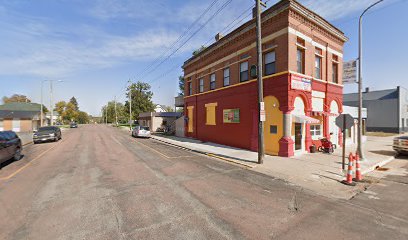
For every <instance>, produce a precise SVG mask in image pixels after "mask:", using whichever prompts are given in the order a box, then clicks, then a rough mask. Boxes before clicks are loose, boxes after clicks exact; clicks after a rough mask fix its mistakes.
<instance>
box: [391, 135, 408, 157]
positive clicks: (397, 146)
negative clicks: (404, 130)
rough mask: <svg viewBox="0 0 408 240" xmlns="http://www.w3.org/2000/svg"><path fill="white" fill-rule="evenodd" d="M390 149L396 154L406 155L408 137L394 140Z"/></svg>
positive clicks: (407, 152)
mask: <svg viewBox="0 0 408 240" xmlns="http://www.w3.org/2000/svg"><path fill="white" fill-rule="evenodd" d="M392 148H393V149H394V150H395V151H396V152H397V153H398V154H408V136H402V137H396V138H394V144H393V145H392Z"/></svg>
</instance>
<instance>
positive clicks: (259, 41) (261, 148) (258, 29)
mask: <svg viewBox="0 0 408 240" xmlns="http://www.w3.org/2000/svg"><path fill="white" fill-rule="evenodd" d="M255 1H256V6H255V10H256V49H257V78H258V103H259V116H258V164H262V163H263V159H264V156H265V153H264V151H265V149H264V147H265V146H264V122H263V121H264V119H261V118H262V117H264V116H265V112H264V100H263V81H262V76H263V74H262V66H263V65H262V31H261V25H262V21H261V12H262V11H261V4H262V6H264V7H265V6H266V5H265V4H264V3H263V2H261V1H260V0H255Z"/></svg>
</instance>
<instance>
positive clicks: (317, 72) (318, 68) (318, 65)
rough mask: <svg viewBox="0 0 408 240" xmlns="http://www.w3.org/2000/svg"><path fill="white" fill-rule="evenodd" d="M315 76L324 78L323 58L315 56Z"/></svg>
mask: <svg viewBox="0 0 408 240" xmlns="http://www.w3.org/2000/svg"><path fill="white" fill-rule="evenodd" d="M315 78H318V79H322V58H321V57H319V56H317V55H316V56H315Z"/></svg>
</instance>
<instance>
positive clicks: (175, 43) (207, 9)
mask: <svg viewBox="0 0 408 240" xmlns="http://www.w3.org/2000/svg"><path fill="white" fill-rule="evenodd" d="M218 1H219V0H214V1H213V2H212V3H211V4H210V5H209V6H208V7H207V8H206V9H205V10H204V11H203V13H202V14H201V15H200V16H199V17H198V18H197V19H196V20H195V21H194V22H193V23H192V24H191V25H190V26H189V27H188V28H187V29H186V30H185V31H184V32H183V33H182V34H181V35H180V36H179V37H178V38H177V40H176V41H174V42H173V43H172V44H171V45H170V47H168V48H167V50H166V51H164V52H163V53H162V54H161V55H160V56H158V57H157V58H156V59H155V60H153V62H152V64H149V65H148V66H147V67H146V68H144V69H143V70H142V71H141V73H140V75H142V74H144V73H145V72H146V71H148V70H150V69H151V68H152V66H155V65H156V62H158V61H159V60H160V59H161V58H162V57H164V56H165V55H166V54H167V53H169V51H170V50H171V49H172V48H174V47H175V46H176V45H177V43H178V42H180V40H182V39H183V38H184V37H185V36H186V35H187V34H188V33H189V32H190V30H191V29H192V28H193V27H194V26H195V25H196V24H197V23H198V22H199V21H200V20H201V19H202V18H203V17H204V15H205V14H207V13H208V11H210V10H211V8H212V7H213V6H214V5H215V4H216V3H217V2H218ZM159 65H160V64H159ZM127 83H128V82H126V84H125V86H124V87H123V88H121V89H120V90H119V91H118V93H119V92H121V91H122V90H123V89H126V87H127Z"/></svg>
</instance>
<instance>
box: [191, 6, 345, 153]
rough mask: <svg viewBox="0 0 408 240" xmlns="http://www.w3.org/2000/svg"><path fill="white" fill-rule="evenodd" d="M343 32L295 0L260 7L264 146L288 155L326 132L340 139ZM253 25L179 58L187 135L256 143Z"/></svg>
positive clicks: (305, 148) (336, 140)
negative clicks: (181, 68)
mask: <svg viewBox="0 0 408 240" xmlns="http://www.w3.org/2000/svg"><path fill="white" fill-rule="evenodd" d="M345 41H347V38H346V37H345V35H344V33H343V32H341V31H340V30H339V29H337V28H336V27H334V26H333V25H331V24H330V23H329V22H327V21H326V20H324V19H323V18H322V17H320V16H319V15H317V14H316V13H314V12H312V11H310V10H309V9H307V8H305V7H304V6H302V5H301V4H299V3H298V2H297V1H294V0H282V1H280V2H278V3H277V4H275V5H274V6H272V7H270V8H269V9H267V10H265V11H264V12H263V13H262V50H263V66H262V67H263V72H264V76H263V80H264V102H265V111H266V122H265V132H264V135H265V151H266V153H267V154H271V155H279V156H293V155H294V154H298V153H302V152H306V151H309V147H310V146H311V145H312V144H313V142H315V143H318V142H319V141H318V139H319V138H321V137H328V138H330V139H331V140H332V141H333V142H334V143H336V144H339V143H341V133H340V130H339V129H338V128H337V127H336V126H335V123H334V121H335V120H334V119H335V116H337V115H338V114H339V113H341V112H342V94H343V86H342V82H341V79H342V60H343V45H344V43H345ZM256 54H257V53H256V26H255V19H252V20H250V21H248V22H246V23H245V24H243V25H242V26H240V27H238V28H237V29H235V30H234V31H232V32H231V33H229V34H228V35H226V36H225V37H222V38H221V39H218V40H217V41H216V42H215V43H213V44H212V45H210V46H209V47H208V48H206V49H205V50H203V51H202V52H200V53H199V54H197V55H195V56H193V57H191V58H190V59H189V60H187V61H186V62H185V63H184V65H183V69H184V77H185V80H186V84H185V97H184V102H185V116H186V129H185V132H186V135H187V136H189V137H193V138H197V139H200V140H203V141H211V142H216V143H220V144H225V145H229V146H234V147H239V148H245V149H250V150H254V151H256V150H257V148H258V146H257V144H258V142H257V138H258V98H257V96H258V93H257V80H256V78H255V77H251V74H250V68H251V66H253V65H256Z"/></svg>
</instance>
